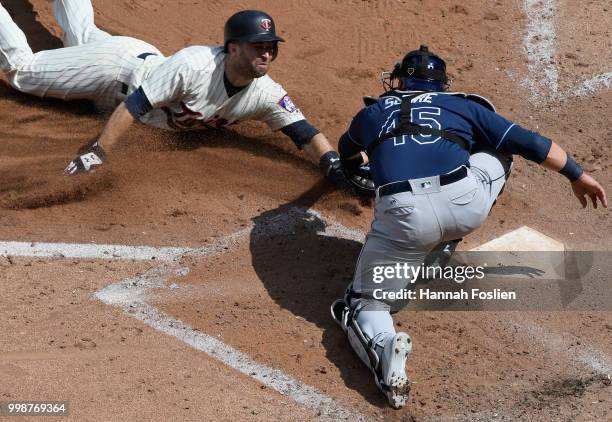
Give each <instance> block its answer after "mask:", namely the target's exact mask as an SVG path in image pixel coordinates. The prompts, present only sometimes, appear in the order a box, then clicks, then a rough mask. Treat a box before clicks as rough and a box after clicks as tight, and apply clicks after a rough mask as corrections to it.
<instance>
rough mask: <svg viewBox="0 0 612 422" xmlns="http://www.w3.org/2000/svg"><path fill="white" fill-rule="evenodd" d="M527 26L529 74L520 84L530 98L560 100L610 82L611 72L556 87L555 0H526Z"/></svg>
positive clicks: (534, 99) (557, 77) (541, 100)
mask: <svg viewBox="0 0 612 422" xmlns="http://www.w3.org/2000/svg"><path fill="white" fill-rule="evenodd" d="M523 6H524V10H525V14H526V15H527V28H526V31H525V35H524V37H523V45H524V48H525V52H526V54H527V70H528V72H529V73H528V75H527V77H526V78H525V79H524V80H523V86H525V88H527V89H528V90H529V101H530V102H532V103H534V104H538V103H542V102H544V103H546V102H550V101H562V100H564V99H567V98H570V97H579V96H584V95H587V94H592V93H595V92H597V91H600V90H603V89H609V88H610V87H611V86H612V72H605V73H603V74H600V75H596V76H593V77H592V78H590V79H588V80H586V81H583V82H581V83H580V84H578V85H577V86H575V87H572V88H569V89H567V90H566V91H563V92H560V91H559V69H558V67H557V64H556V63H555V57H554V55H555V50H556V46H555V43H556V40H557V34H556V31H555V12H556V9H557V1H556V0H525V2H524V4H523Z"/></svg>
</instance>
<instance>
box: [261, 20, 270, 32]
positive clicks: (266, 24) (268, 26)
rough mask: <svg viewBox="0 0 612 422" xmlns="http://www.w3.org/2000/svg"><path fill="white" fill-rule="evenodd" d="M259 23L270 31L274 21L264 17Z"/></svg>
mask: <svg viewBox="0 0 612 422" xmlns="http://www.w3.org/2000/svg"><path fill="white" fill-rule="evenodd" d="M259 25H260V26H261V27H262V28H263V29H265V30H266V31H270V29H272V21H271V20H270V19H262V20H261V23H260V24H259Z"/></svg>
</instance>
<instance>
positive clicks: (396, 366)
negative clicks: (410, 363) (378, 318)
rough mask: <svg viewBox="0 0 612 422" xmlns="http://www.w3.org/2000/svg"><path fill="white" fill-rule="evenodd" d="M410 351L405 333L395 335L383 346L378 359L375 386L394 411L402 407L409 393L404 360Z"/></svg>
mask: <svg viewBox="0 0 612 422" xmlns="http://www.w3.org/2000/svg"><path fill="white" fill-rule="evenodd" d="M411 351H412V340H411V339H410V336H409V335H408V334H406V333H397V334H396V335H395V336H393V338H392V339H391V340H390V341H389V342H388V343H387V344H386V345H385V347H384V349H383V352H382V356H381V359H380V369H379V371H378V372H379V376H375V379H376V385H377V386H378V388H380V390H381V391H382V392H383V393H384V394H385V395H386V396H387V400H388V401H389V404H390V405H391V406H392V407H394V408H395V409H399V408H400V407H402V406H404V405H405V404H406V402H407V401H408V394H409V393H410V381H409V380H408V376H407V375H406V359H408V355H410V352H411Z"/></svg>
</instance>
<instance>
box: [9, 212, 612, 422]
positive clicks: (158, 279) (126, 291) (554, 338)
mask: <svg viewBox="0 0 612 422" xmlns="http://www.w3.org/2000/svg"><path fill="white" fill-rule="evenodd" d="M298 219H299V221H300V222H302V223H303V222H304V221H306V222H307V223H308V222H311V223H312V224H313V225H317V224H318V222H320V220H323V221H324V222H325V228H324V229H323V230H321V229H320V228H318V229H317V231H318V232H319V233H320V234H322V235H329V236H336V237H339V238H344V239H350V240H356V241H362V240H363V239H364V238H365V233H363V232H361V231H359V230H353V229H349V228H347V227H345V226H343V225H342V224H340V223H337V222H335V221H334V220H333V219H330V218H327V217H323V216H321V215H320V214H318V213H317V212H315V211H312V210H305V209H303V208H294V209H292V210H290V211H289V212H287V213H285V214H279V215H276V216H273V217H271V218H270V219H269V220H268V221H267V224H266V226H265V230H263V231H260V233H259V234H273V233H288V232H291V230H292V229H293V225H294V224H295V222H296V221H298ZM317 220H319V221H317ZM317 227H318V226H317ZM254 230H255V229H254V228H253V226H252V225H251V226H249V227H247V228H245V229H242V230H240V231H238V232H235V233H232V234H230V235H228V236H225V237H223V238H221V239H219V240H218V241H217V242H215V243H214V244H212V245H210V246H208V247H205V248H199V249H191V248H152V247H151V248H149V247H124V248H126V249H118V250H120V251H121V252H120V253H115V255H114V259H128V260H136V259H147V260H148V259H150V257H151V256H156V257H157V258H156V259H160V265H159V266H158V267H155V268H153V269H151V270H149V271H148V272H146V273H145V274H143V275H140V276H138V277H135V278H131V279H127V280H123V281H121V282H118V283H114V284H112V285H110V286H108V287H106V288H104V289H102V290H100V291H98V292H97V293H96V297H97V298H99V299H100V300H102V301H103V302H104V303H107V304H109V305H112V306H117V307H120V308H121V309H122V310H123V311H124V312H125V313H126V314H127V315H129V316H132V317H134V318H137V319H139V320H140V321H142V322H144V323H145V324H147V325H149V326H151V327H152V328H154V329H156V330H158V331H161V332H163V333H165V334H168V335H171V336H173V337H175V338H177V339H180V340H181V341H183V342H185V343H186V344H188V345H190V346H191V347H194V348H196V349H197V350H201V351H203V352H204V353H207V354H208V355H209V356H211V357H213V358H215V359H218V360H220V361H221V362H223V363H224V364H226V365H228V366H229V367H232V368H234V369H236V370H238V371H240V372H241V373H244V374H246V375H248V376H251V377H253V378H254V379H256V380H257V381H259V382H261V383H263V384H265V385H267V386H269V387H270V388H272V389H274V390H276V391H278V392H280V393H281V394H283V395H287V396H288V397H290V398H291V399H293V400H295V401H296V402H298V403H301V404H303V405H304V406H306V407H308V408H310V409H314V410H317V411H318V412H319V414H320V416H321V417H322V418H328V419H337V418H345V417H347V418H348V417H350V418H351V419H355V418H357V419H359V420H361V419H365V417H364V416H363V415H360V414H358V413H356V412H354V411H350V410H347V409H345V408H344V407H342V406H340V405H338V404H337V403H336V402H334V401H333V399H331V398H330V397H328V396H326V395H324V394H322V393H320V392H319V391H318V390H316V389H315V388H314V387H311V386H308V385H306V384H303V383H300V382H299V381H297V380H295V379H293V378H291V377H289V376H288V375H286V374H284V373H282V371H280V370H277V369H274V368H270V367H267V366H265V365H261V364H259V363H257V362H254V361H253V360H252V359H250V358H248V357H247V356H246V355H244V354H243V353H242V352H239V351H237V350H235V349H233V348H232V347H231V346H229V345H226V344H224V343H222V342H220V341H219V340H218V339H215V338H213V337H211V336H208V335H206V334H204V333H202V332H199V331H197V330H195V329H193V328H191V327H189V326H187V325H185V324H184V323H182V322H181V321H178V320H176V319H174V318H173V317H171V316H169V315H166V314H164V313H163V312H160V311H159V310H158V309H156V308H154V307H153V306H151V305H150V304H148V303H147V302H146V301H147V299H148V298H149V296H150V292H151V291H152V290H154V289H160V288H169V286H168V285H167V281H168V280H169V279H170V278H171V277H175V276H184V275H186V274H187V273H188V271H189V270H188V269H187V268H185V267H182V266H181V265H180V259H181V258H182V257H186V256H196V257H206V256H213V255H218V254H222V253H225V252H227V251H229V250H230V249H231V248H232V247H233V246H235V245H237V244H238V243H239V242H240V241H242V240H243V239H245V238H246V237H247V236H248V235H249V234H251V235H257V233H254V232H253V231H254ZM0 245H1V246H2V248H4V249H3V255H9V256H14V255H17V253H13V250H12V249H11V248H12V247H15V252H19V253H21V255H20V256H48V257H80V256H81V255H78V254H77V253H76V252H75V251H76V250H77V249H79V248H81V247H83V248H93V249H87V250H89V252H88V253H86V254H83V255H84V256H85V257H86V258H88V259H109V253H108V250H109V246H112V247H117V246H118V245H92V244H84V245H79V244H62V243H57V244H52V243H35V244H34V245H37V247H36V248H35V249H33V247H32V246H28V248H29V249H28V248H25V249H24V246H23V242H2V243H0ZM27 245H30V244H29V243H28V244H27ZM65 245H68V248H67V249H62V247H64V246H65ZM96 246H99V249H98V250H97V252H96ZM179 249H180V250H181V251H184V252H183V254H182V255H181V254H180V251H179ZM0 250H2V249H0ZM113 250H115V251H117V249H113ZM27 251H31V252H33V255H27V254H26V253H27ZM58 251H59V253H58ZM92 251H93V252H92ZM130 251H131V252H134V255H130ZM143 251H146V253H143ZM94 252H95V253H94ZM162 252H165V253H162ZM77 255H78V256H77ZM161 257H165V258H166V259H164V260H162V258H161ZM164 261H165V262H164ZM514 324H515V325H517V326H519V327H522V328H523V334H525V335H527V336H529V337H530V338H531V337H533V336H534V334H535V333H538V338H539V339H540V340H539V341H541V342H542V343H543V344H544V345H545V346H546V347H547V348H548V349H550V350H555V351H557V352H561V353H563V354H564V355H565V356H567V358H568V360H569V361H571V362H574V363H575V364H577V365H580V366H584V367H589V368H591V369H592V370H594V371H596V372H599V373H601V374H603V375H608V374H609V373H610V371H611V368H612V361H611V360H610V357H609V356H608V355H607V354H606V353H604V352H601V351H599V350H597V349H595V348H592V347H590V346H587V345H585V344H584V343H583V344H582V345H581V347H580V348H577V347H574V348H573V349H572V350H571V353H570V352H569V351H568V347H567V345H568V344H570V343H568V341H567V340H564V338H563V337H562V336H561V335H558V334H554V333H551V332H550V331H547V330H546V329H544V328H543V327H541V326H539V325H537V324H535V323H532V322H529V323H528V324H527V323H517V322H514ZM544 334H545V335H544ZM217 342H220V343H217ZM213 345H214V347H213ZM215 348H216V349H217V350H224V351H227V353H225V352H224V353H222V354H223V355H224V356H227V358H223V357H220V355H219V354H218V353H217V354H215V353H213V352H212V351H214V350H215ZM253 368H256V369H253Z"/></svg>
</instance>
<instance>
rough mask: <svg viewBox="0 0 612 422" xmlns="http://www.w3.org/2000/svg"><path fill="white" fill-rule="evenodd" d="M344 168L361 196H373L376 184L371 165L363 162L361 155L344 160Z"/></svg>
mask: <svg viewBox="0 0 612 422" xmlns="http://www.w3.org/2000/svg"><path fill="white" fill-rule="evenodd" d="M342 168H343V170H344V174H345V175H346V178H347V179H348V181H349V183H350V184H351V187H352V188H353V190H354V191H355V193H356V194H357V195H359V196H367V197H372V196H375V194H376V186H375V185H374V182H373V181H372V172H371V171H370V165H369V164H366V163H363V159H362V158H361V157H359V158H357V159H353V160H343V161H342Z"/></svg>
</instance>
